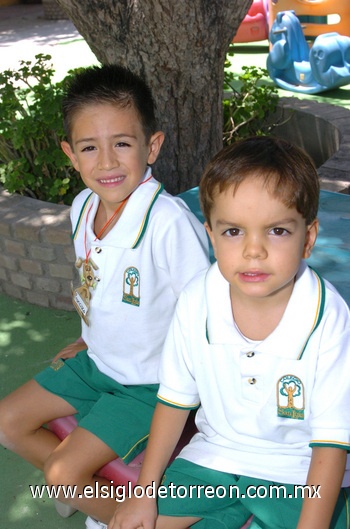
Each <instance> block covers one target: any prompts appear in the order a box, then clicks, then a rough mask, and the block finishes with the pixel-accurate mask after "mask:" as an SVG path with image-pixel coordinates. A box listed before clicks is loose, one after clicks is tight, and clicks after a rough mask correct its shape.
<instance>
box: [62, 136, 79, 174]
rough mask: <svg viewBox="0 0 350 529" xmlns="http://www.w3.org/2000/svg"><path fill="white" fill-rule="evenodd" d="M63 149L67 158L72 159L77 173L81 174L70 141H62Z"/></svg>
mask: <svg viewBox="0 0 350 529" xmlns="http://www.w3.org/2000/svg"><path fill="white" fill-rule="evenodd" d="M61 149H62V151H63V152H64V154H65V155H66V156H68V158H69V159H70V161H71V162H72V165H73V167H74V169H75V170H76V171H78V172H79V165H78V162H77V157H76V156H75V154H74V152H73V150H72V148H71V146H70V145H69V143H68V141H61Z"/></svg>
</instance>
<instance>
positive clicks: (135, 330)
mask: <svg viewBox="0 0 350 529" xmlns="http://www.w3.org/2000/svg"><path fill="white" fill-rule="evenodd" d="M149 176H150V169H148V170H147V172H146V174H145V176H144V180H146V179H147V178H148V177H149ZM98 205H99V197H98V196H97V195H96V194H95V193H92V192H91V190H89V189H86V190H84V191H82V192H81V193H80V194H79V195H78V196H77V198H76V199H75V200H74V202H73V205H72V209H71V220H72V226H73V232H74V233H73V237H74V245H75V252H76V257H77V259H78V258H80V259H81V260H84V259H85V255H86V250H89V249H90V248H91V254H90V257H91V259H92V261H93V265H94V268H95V270H94V275H95V279H96V280H95V285H94V288H91V289H90V290H91V301H90V309H89V313H88V319H89V326H87V325H86V324H85V323H84V321H82V337H83V339H84V340H85V342H86V344H87V345H88V354H89V356H90V357H91V358H92V360H93V361H94V362H95V363H96V365H97V367H98V369H99V370H100V371H101V372H103V373H105V374H106V375H108V376H110V377H112V378H113V379H115V380H117V381H118V382H120V383H121V384H124V385H128V384H130V385H134V384H154V383H158V365H159V356H160V353H161V350H162V347H163V343H164V339H165V336H166V333H167V330H168V327H169V324H170V321H171V318H172V315H173V312H174V307H175V304H176V301H177V298H178V296H179V294H180V292H181V291H182V290H183V288H184V287H185V285H186V284H187V283H188V282H189V281H191V280H192V279H193V278H194V277H195V276H196V275H198V273H199V272H201V271H202V270H206V269H207V268H208V266H209V260H208V242H207V236H206V233H205V230H204V227H203V225H202V224H201V223H200V222H199V221H198V220H197V218H196V217H195V216H194V215H193V214H192V213H191V211H190V210H189V209H188V207H187V206H186V205H185V204H184V202H183V201H182V200H181V199H179V198H175V197H172V196H171V195H169V194H168V193H166V192H165V191H164V190H163V186H162V185H161V184H160V183H159V182H157V181H156V180H155V179H154V178H152V179H151V180H149V181H148V182H146V183H144V184H143V185H140V186H139V187H138V188H137V189H136V190H135V191H134V193H133V194H132V195H131V197H130V198H129V200H128V202H127V204H126V206H125V209H124V211H123V213H122V215H121V217H120V218H119V220H118V222H117V223H116V225H115V226H114V227H113V229H112V230H111V231H110V232H109V233H108V234H107V235H106V236H105V237H104V238H103V239H102V240H96V235H95V233H94V231H93V226H94V218H95V215H96V212H97V208H98ZM88 212H89V213H88ZM87 215H88V222H87ZM85 238H86V242H84V239H85ZM78 264H79V263H78ZM79 271H80V273H82V268H80V270H79ZM79 285H80V282H79V280H78V279H77V280H76V281H75V283H74V285H73V286H74V287H77V286H79Z"/></svg>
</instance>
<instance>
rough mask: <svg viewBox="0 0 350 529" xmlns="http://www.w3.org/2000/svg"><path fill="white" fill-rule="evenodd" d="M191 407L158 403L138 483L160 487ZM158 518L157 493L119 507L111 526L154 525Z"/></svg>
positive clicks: (129, 528) (145, 527) (133, 528)
mask: <svg viewBox="0 0 350 529" xmlns="http://www.w3.org/2000/svg"><path fill="white" fill-rule="evenodd" d="M188 415H189V410H186V409H182V408H173V407H170V406H166V405H164V404H161V403H160V402H158V403H157V405H156V408H155V411H154V415H153V419H152V424H151V430H150V436H149V441H148V444H147V448H146V453H145V458H144V461H143V463H142V467H141V472H140V476H139V479H138V482H137V485H139V486H140V487H142V488H143V490H145V489H146V487H147V486H149V485H154V490H155V491H156V490H157V489H158V487H159V484H160V481H161V479H162V476H163V473H164V470H165V468H166V466H167V464H168V462H169V459H170V457H171V455H172V453H173V452H174V450H175V447H176V445H177V443H178V441H179V438H180V436H181V433H182V431H183V429H184V426H185V423H186V420H187V418H188ZM156 519H157V497H155V498H147V497H146V496H145V495H144V496H143V498H137V497H131V498H128V499H127V500H125V501H124V502H123V503H122V504H121V505H120V506H119V507H118V508H117V510H116V512H115V514H114V516H113V518H112V519H111V521H110V522H109V524H108V529H136V528H138V527H143V529H153V528H154V527H155V523H156Z"/></svg>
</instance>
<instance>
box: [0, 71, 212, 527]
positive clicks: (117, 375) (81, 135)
mask: <svg viewBox="0 0 350 529" xmlns="http://www.w3.org/2000/svg"><path fill="white" fill-rule="evenodd" d="M63 113H64V123H65V130H66V136H67V141H64V142H62V149H63V151H64V152H65V153H66V155H67V156H68V157H69V158H70V160H71V162H72V164H73V166H74V167H75V169H76V170H77V171H78V172H79V173H80V175H81V178H82V179H83V181H84V183H85V185H86V187H87V189H86V190H84V191H82V192H81V193H80V194H79V195H78V196H77V197H76V198H75V200H74V202H73V205H72V209H71V220H72V228H73V239H74V247H75V253H76V267H77V269H78V271H79V275H80V281H79V280H77V281H75V282H74V284H73V285H72V296H73V303H74V305H75V307H76V309H77V311H78V313H79V314H80V316H81V318H82V335H81V336H82V338H81V339H80V340H78V341H77V342H75V343H74V344H71V345H69V346H67V347H65V348H64V349H63V350H62V351H61V352H60V353H59V354H57V355H56V357H55V358H54V362H53V364H52V365H51V366H50V367H49V368H47V369H46V370H44V371H43V372H41V373H39V374H38V375H37V376H36V377H35V378H34V379H33V380H31V381H29V382H28V383H27V384H25V385H24V386H22V387H21V388H19V389H18V390H16V391H15V392H13V393H12V394H10V395H9V396H7V397H6V398H5V399H4V400H3V401H2V402H1V403H0V433H1V441H2V443H3V444H4V445H5V446H7V447H8V448H9V449H11V450H13V451H14V452H16V453H17V454H19V455H20V456H22V457H23V458H24V459H26V460H27V461H29V462H31V463H32V464H33V465H35V466H36V467H38V468H39V469H42V470H43V471H44V473H45V478H46V481H47V483H48V484H49V485H57V486H62V485H63V486H66V487H67V486H72V487H75V495H74V497H73V496H72V497H71V498H63V497H62V498H60V499H61V500H62V502H65V503H66V504H68V508H67V509H66V505H62V504H58V505H59V510H60V512H61V513H62V512H64V513H65V515H69V514H71V513H72V512H73V511H74V509H79V510H81V511H83V512H85V513H86V514H88V515H89V516H88V518H87V520H86V528H87V529H92V528H99V527H106V526H105V524H104V523H103V522H108V521H109V519H110V518H111V516H112V514H113V512H114V509H115V499H114V498H113V497H112V496H111V497H109V498H106V497H105V496H103V495H98V494H97V496H96V497H94V498H91V497H90V496H89V497H86V496H85V495H84V490H85V489H86V488H90V490H99V487H107V490H109V486H110V483H109V482H107V481H106V480H104V479H102V478H100V477H97V476H96V475H95V474H96V472H97V471H98V470H99V469H100V468H101V467H102V466H104V465H105V464H106V463H108V462H109V461H111V460H113V459H115V458H116V457H117V456H119V457H121V458H123V460H124V461H125V462H126V463H127V462H129V461H130V460H132V459H133V458H134V457H135V456H136V455H137V454H138V453H139V452H141V451H142V450H143V448H144V446H145V444H146V442H147V439H148V433H149V426H150V422H151V417H152V414H153V410H154V406H155V404H156V394H157V389H158V364H159V358H160V353H161V349H162V346H163V343H164V339H165V336H166V332H167V330H168V326H169V324H170V321H171V317H172V314H173V312H174V308H175V303H176V301H177V298H178V296H179V294H180V292H181V290H182V289H183V288H184V287H185V286H186V284H187V283H188V282H190V281H192V280H193V278H194V277H195V276H196V275H197V274H198V273H199V272H201V271H203V270H205V269H207V267H208V266H209V260H208V248H207V246H208V245H207V237H206V234H205V230H204V227H203V226H202V225H201V224H200V223H199V221H198V220H197V219H196V217H195V216H194V215H193V214H192V213H191V212H190V211H189V209H188V208H187V206H186V205H185V204H184V202H183V201H182V200H180V199H178V198H175V197H172V196H171V195H169V194H168V193H166V192H165V191H164V189H163V185H162V184H160V183H159V182H158V181H157V180H155V179H154V178H153V176H152V171H151V167H150V165H151V164H153V163H154V162H155V161H156V159H157V157H158V154H159V151H160V148H161V145H162V143H163V139H164V135H163V133H162V132H161V131H159V130H158V128H157V124H156V120H155V113H154V103H153V98H152V95H151V92H150V90H149V88H148V86H147V85H146V84H145V82H144V81H143V80H142V79H140V78H139V77H138V76H136V75H134V74H132V73H131V72H130V71H129V70H127V69H125V68H122V67H120V66H117V65H109V66H102V67H91V68H87V69H86V70H83V71H82V72H80V73H78V74H77V75H76V76H75V77H74V79H73V80H72V81H71V83H70V84H69V85H68V87H67V89H66V93H65V96H64V102H63ZM72 414H76V416H77V419H78V427H77V428H76V429H75V430H74V431H73V432H72V433H71V434H70V435H69V436H68V437H67V438H66V439H65V440H64V441H63V442H60V441H59V439H58V438H57V437H56V436H55V435H54V434H53V433H52V432H50V431H48V430H47V429H45V428H44V427H43V425H44V424H45V423H47V422H49V421H50V420H52V419H55V418H58V417H63V416H66V415H72ZM100 490H102V489H100ZM104 490H106V488H105V489H104Z"/></svg>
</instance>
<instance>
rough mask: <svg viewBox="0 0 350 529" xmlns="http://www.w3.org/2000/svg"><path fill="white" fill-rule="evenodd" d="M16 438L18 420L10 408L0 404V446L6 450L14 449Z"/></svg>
mask: <svg viewBox="0 0 350 529" xmlns="http://www.w3.org/2000/svg"><path fill="white" fill-rule="evenodd" d="M17 437H18V420H17V418H16V414H15V413H13V410H12V409H11V408H8V407H6V406H4V405H3V403H2V402H0V444H1V445H2V446H4V447H5V448H7V449H8V450H13V449H14V443H15V441H16V439H17Z"/></svg>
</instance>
